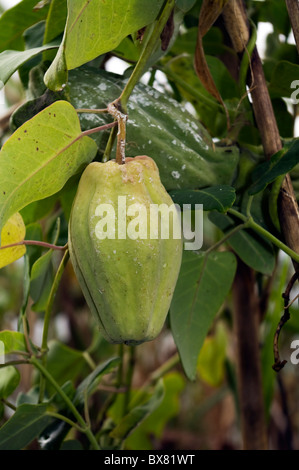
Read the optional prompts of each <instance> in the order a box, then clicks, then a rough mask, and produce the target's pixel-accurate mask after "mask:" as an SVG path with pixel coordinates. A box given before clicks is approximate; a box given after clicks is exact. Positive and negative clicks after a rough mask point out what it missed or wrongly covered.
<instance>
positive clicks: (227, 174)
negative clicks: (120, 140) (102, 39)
mask: <svg viewBox="0 0 299 470" xmlns="http://www.w3.org/2000/svg"><path fill="white" fill-rule="evenodd" d="M68 84H69V90H68V92H69V96H70V100H71V102H72V104H73V105H74V107H75V108H90V107H92V108H104V107H106V106H107V105H108V104H109V103H110V102H112V101H113V100H115V99H116V98H117V97H118V96H120V94H121V92H122V89H123V87H124V85H125V80H124V79H123V77H121V76H119V75H114V74H110V73H107V72H106V73H105V72H103V71H97V70H95V69H93V68H91V67H81V68H80V69H78V70H74V71H72V72H70V74H69V82H68ZM128 113H129V118H128V121H127V145H126V155H127V156H128V157H134V156H136V155H144V154H146V155H148V156H150V157H152V158H153V159H154V160H155V162H156V163H157V165H158V167H159V171H160V176H161V180H162V182H163V184H164V186H165V187H166V188H167V189H168V190H171V189H183V188H188V189H195V188H203V187H207V186H214V185H227V184H231V182H232V179H233V176H234V173H235V169H236V166H237V163H238V159H239V152H238V150H237V149H236V148H235V147H215V145H214V144H213V142H212V139H211V137H210V136H209V134H208V133H207V131H206V130H205V128H204V127H203V126H202V125H201V124H200V123H199V121H198V120H197V119H196V118H194V116H192V115H191V114H190V113H189V112H188V111H186V110H185V109H184V108H183V106H182V105H181V104H179V103H178V102H177V101H175V100H174V99H172V98H170V97H169V96H168V95H167V94H166V93H160V92H158V91H157V90H155V89H153V88H152V87H150V86H146V85H143V84H138V85H137V86H136V87H135V89H134V91H133V93H132V95H131V97H130V100H129V103H128ZM108 119H109V116H108V118H107V115H96V114H80V122H81V126H82V129H89V128H91V127H96V126H99V125H102V124H105V123H106V122H108ZM95 138H96V141H97V143H98V144H99V146H100V148H102V149H103V147H104V146H105V142H106V140H107V133H104V132H101V133H99V134H97V135H96V137H95Z"/></svg>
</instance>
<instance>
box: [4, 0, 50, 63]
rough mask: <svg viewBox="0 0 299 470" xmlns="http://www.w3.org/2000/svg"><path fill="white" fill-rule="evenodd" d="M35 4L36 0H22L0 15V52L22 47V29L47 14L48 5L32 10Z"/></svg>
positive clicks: (42, 18)
mask: <svg viewBox="0 0 299 470" xmlns="http://www.w3.org/2000/svg"><path fill="white" fill-rule="evenodd" d="M36 4H37V2H36V0H23V1H20V2H19V3H18V4H17V5H15V6H14V7H13V8H10V9H9V10H6V11H5V12H4V13H3V15H1V17H0V52H2V51H4V50H7V49H16V50H22V49H24V39H23V33H24V31H25V30H26V29H28V28H29V27H30V26H32V25H33V24H35V23H38V22H39V21H42V20H44V19H45V18H46V17H47V14H48V7H45V8H42V9H40V10H34V7H35V5H36ZM1 68H2V67H1Z"/></svg>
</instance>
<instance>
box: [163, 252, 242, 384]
mask: <svg viewBox="0 0 299 470" xmlns="http://www.w3.org/2000/svg"><path fill="white" fill-rule="evenodd" d="M236 264H237V263H236V258H235V256H234V254H233V253H230V252H219V253H218V252H216V253H213V252H212V253H210V254H208V255H205V254H204V253H200V254H198V253H195V252H192V251H185V252H184V255H183V260H182V267H181V271H180V275H179V278H178V282H177V285H176V288H175V291H174V296H173V300H172V303H171V307H170V324H171V331H172V333H173V337H174V341H175V343H176V345H177V348H178V351H179V354H180V358H181V361H182V365H183V367H184V370H185V373H186V375H187V377H188V378H189V379H190V380H194V379H195V377H196V368H197V361H198V354H199V352H200V349H201V347H202V345H203V342H204V340H205V337H206V335H207V333H208V332H209V329H210V327H211V325H212V323H213V320H214V318H215V316H216V314H217V313H218V311H219V309H220V307H221V305H222V303H223V302H224V300H225V298H226V296H227V294H228V292H229V290H230V288H231V285H232V282H233V279H234V275H235V271H236Z"/></svg>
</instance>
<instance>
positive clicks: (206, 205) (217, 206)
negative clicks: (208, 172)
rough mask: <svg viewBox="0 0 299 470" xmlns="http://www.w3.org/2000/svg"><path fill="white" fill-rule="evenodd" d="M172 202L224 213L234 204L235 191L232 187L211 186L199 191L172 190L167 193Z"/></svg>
mask: <svg viewBox="0 0 299 470" xmlns="http://www.w3.org/2000/svg"><path fill="white" fill-rule="evenodd" d="M169 194H170V196H171V198H172V200H173V202H174V203H175V204H179V205H180V206H182V205H184V204H191V206H193V205H195V204H202V205H203V210H204V211H213V210H216V211H218V212H226V211H227V210H228V209H229V208H230V207H232V205H233V204H234V202H235V199H236V190H235V188H233V187H232V186H227V185H224V186H212V187H211V188H205V189H200V190H191V189H190V190H188V189H186V190H176V191H175V190H174V191H170V192H169Z"/></svg>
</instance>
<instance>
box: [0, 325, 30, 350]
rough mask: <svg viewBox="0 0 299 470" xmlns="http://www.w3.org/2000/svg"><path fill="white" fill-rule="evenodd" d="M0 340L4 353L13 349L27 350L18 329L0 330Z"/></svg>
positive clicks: (23, 338)
mask: <svg viewBox="0 0 299 470" xmlns="http://www.w3.org/2000/svg"><path fill="white" fill-rule="evenodd" d="M0 341H1V342H3V343H4V352H5V354H11V353H12V352H14V351H23V352H24V351H27V348H26V341H25V337H24V335H23V333H20V332H19V331H10V330H3V331H0Z"/></svg>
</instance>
